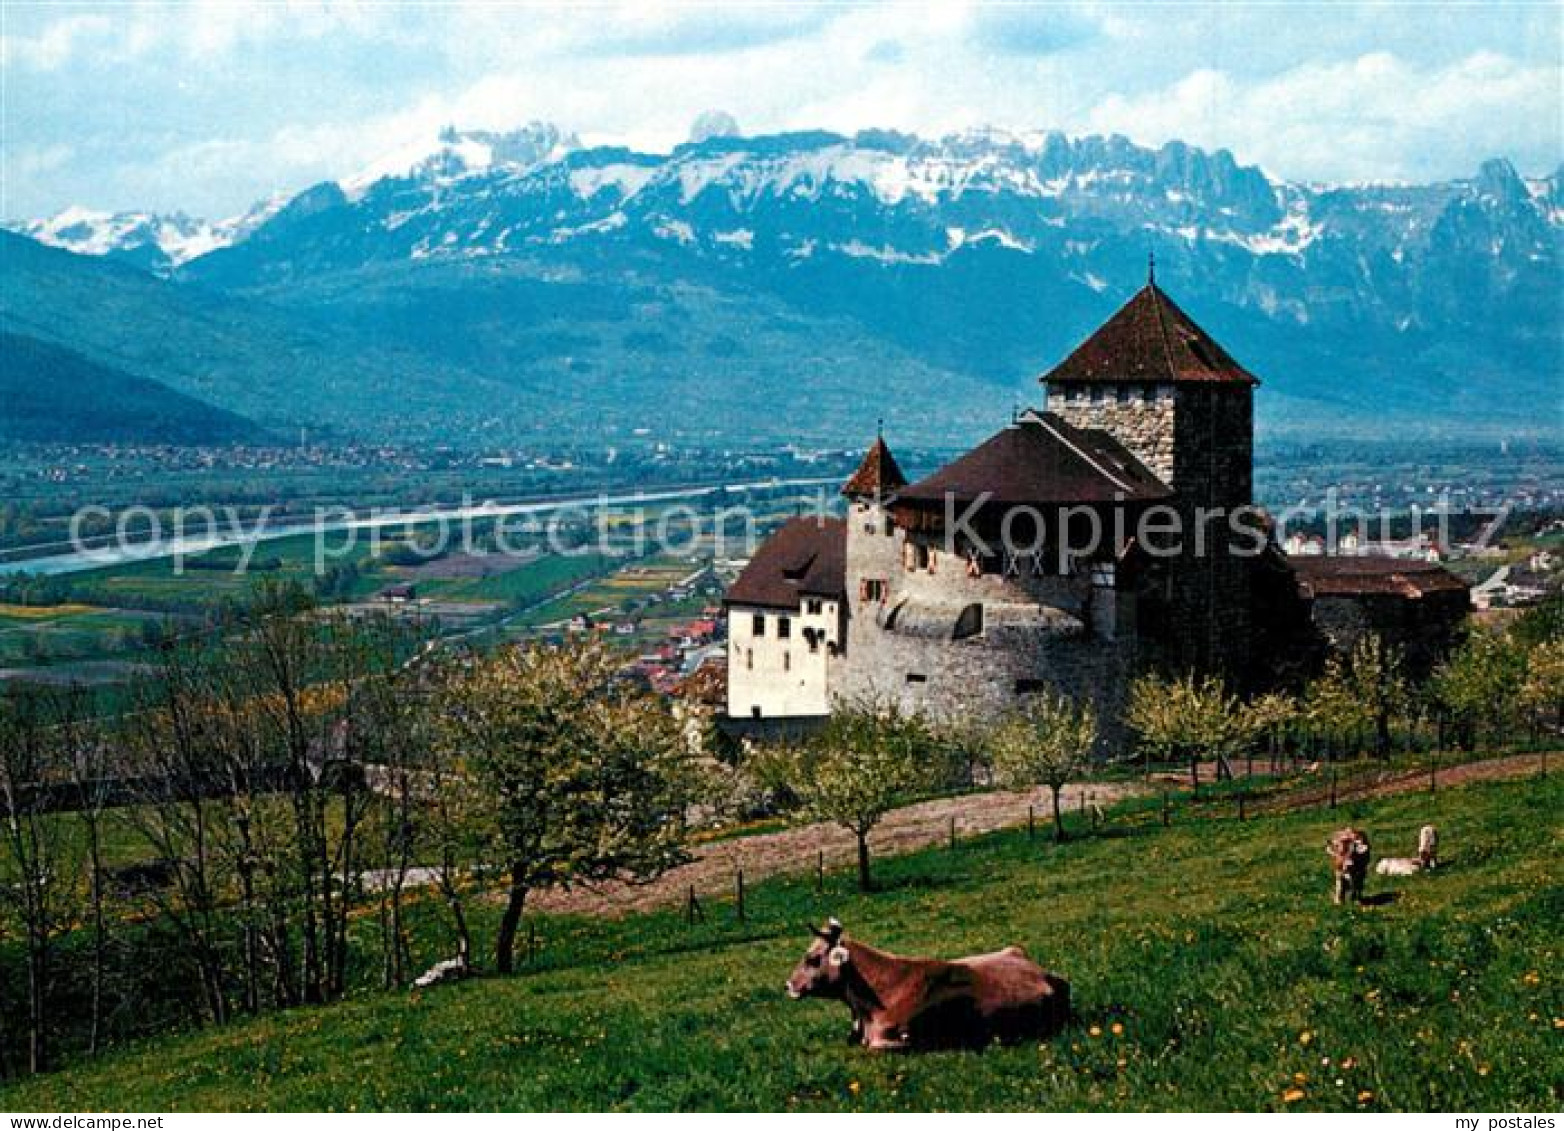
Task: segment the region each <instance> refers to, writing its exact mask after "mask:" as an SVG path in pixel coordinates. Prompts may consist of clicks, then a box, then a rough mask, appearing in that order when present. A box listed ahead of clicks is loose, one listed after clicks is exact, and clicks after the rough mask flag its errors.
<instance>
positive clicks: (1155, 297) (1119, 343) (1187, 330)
mask: <svg viewBox="0 0 1564 1131" xmlns="http://www.w3.org/2000/svg"><path fill="white" fill-rule="evenodd" d="M1042 382H1043V384H1044V385H1045V386H1046V388H1047V404H1048V408H1049V410H1051V411H1053V412H1055V413H1058V414H1059V416H1061V417H1062V418H1064V419H1065V420H1066V421H1068V422H1069V423H1071V424H1073V425H1075V426H1076V427H1078V428H1084V429H1102V430H1104V431H1106V432H1109V433H1110V434H1112V435H1113V436H1114V437H1115V438H1116V439H1117V440H1118V441H1119V442H1120V443H1122V444H1123V445H1124V446H1125V447H1126V448H1128V449H1129V450H1130V451H1131V452H1133V453H1134V454H1135V455H1136V456H1137V457H1138V458H1139V459H1140V461H1141V462H1142V463H1144V464H1145V465H1146V466H1147V467H1148V468H1150V469H1151V470H1152V471H1153V472H1154V473H1155V474H1156V475H1157V476H1158V477H1159V478H1160V479H1162V481H1163V482H1164V483H1166V484H1167V485H1168V486H1169V487H1171V488H1172V489H1173V492H1174V499H1173V500H1172V505H1173V506H1174V507H1175V508H1176V509H1177V511H1178V513H1179V518H1180V524H1181V540H1182V541H1181V544H1182V552H1181V554H1180V555H1179V557H1178V558H1177V559H1172V560H1169V562H1168V563H1167V569H1166V571H1165V577H1164V578H1163V579H1162V582H1161V590H1162V591H1161V593H1157V592H1148V594H1147V595H1146V601H1145V609H1146V612H1147V613H1148V614H1149V616H1147V617H1146V618H1145V619H1146V621H1147V627H1148V628H1149V629H1150V630H1151V631H1152V632H1153V633H1154V634H1158V635H1160V636H1161V637H1162V638H1163V644H1164V646H1165V647H1164V655H1165V657H1166V658H1167V660H1168V661H1169V662H1170V663H1171V664H1173V665H1175V666H1179V667H1201V668H1215V669H1217V670H1225V671H1227V672H1229V673H1230V674H1231V673H1237V672H1239V671H1240V670H1241V669H1242V666H1243V664H1244V662H1245V660H1246V658H1247V645H1248V639H1249V631H1248V607H1249V591H1248V583H1249V570H1248V566H1249V564H1250V563H1249V562H1248V561H1247V560H1246V559H1244V558H1243V557H1241V556H1239V555H1238V554H1236V553H1235V551H1236V550H1237V549H1239V546H1238V544H1237V543H1238V541H1241V540H1235V538H1234V537H1233V536H1232V531H1231V529H1230V527H1229V520H1230V516H1231V515H1232V514H1233V512H1234V511H1235V510H1237V509H1239V508H1244V507H1249V506H1251V505H1252V503H1253V485H1254V388H1255V386H1256V385H1258V384H1259V381H1258V380H1257V379H1256V378H1255V377H1254V376H1253V375H1252V374H1251V373H1249V372H1248V370H1246V369H1244V368H1243V366H1241V365H1240V364H1239V363H1238V362H1237V361H1235V360H1234V359H1233V357H1232V356H1231V355H1230V354H1229V353H1228V352H1227V351H1226V350H1224V349H1223V348H1222V347H1221V346H1220V345H1218V344H1217V343H1216V342H1215V341H1214V340H1213V339H1212V338H1211V336H1210V335H1209V334H1207V333H1206V332H1205V331H1204V330H1202V329H1201V328H1200V327H1199V326H1198V325H1196V324H1195V322H1194V320H1193V319H1192V318H1190V317H1189V316H1188V315H1187V314H1185V313H1184V312H1183V311H1182V310H1181V309H1179V307H1178V305H1177V304H1176V303H1174V302H1173V300H1172V299H1170V298H1169V297H1168V296H1167V295H1166V294H1165V293H1164V292H1163V291H1162V289H1161V288H1160V287H1158V286H1157V284H1156V279H1155V276H1154V275H1153V276H1152V277H1150V278H1148V280H1147V282H1146V285H1145V286H1144V287H1143V288H1141V290H1140V291H1139V292H1138V293H1137V294H1136V295H1135V296H1134V297H1133V298H1131V299H1130V300H1129V301H1128V302H1127V303H1125V304H1124V305H1123V306H1122V307H1120V308H1119V310H1118V312H1117V313H1115V314H1114V315H1113V316H1112V317H1111V318H1109V319H1108V321H1107V322H1105V323H1103V325H1102V326H1101V328H1099V329H1098V330H1097V331H1096V332H1095V333H1094V334H1092V335H1091V337H1089V338H1087V339H1086V341H1085V342H1083V343H1082V344H1081V345H1079V346H1078V347H1076V349H1075V350H1074V351H1073V352H1072V353H1071V354H1070V355H1069V356H1068V357H1066V358H1065V359H1064V360H1063V361H1062V362H1060V363H1059V364H1058V365H1057V366H1055V367H1054V368H1053V369H1051V370H1050V371H1049V372H1048V373H1046V374H1044V376H1043V377H1042ZM1159 619H1160V620H1161V622H1162V623H1161V624H1160V626H1159V625H1158V620H1159Z"/></svg>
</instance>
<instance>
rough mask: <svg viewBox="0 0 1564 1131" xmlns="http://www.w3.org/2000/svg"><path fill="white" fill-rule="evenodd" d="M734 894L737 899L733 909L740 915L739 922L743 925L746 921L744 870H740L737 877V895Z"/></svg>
mask: <svg viewBox="0 0 1564 1131" xmlns="http://www.w3.org/2000/svg"><path fill="white" fill-rule="evenodd" d="M734 894H735V897H736V899H735V902H734V905H733V909H734V910H735V911H736V912H737V913H738V917H739V922H740V923H742V922H743V921H744V869H743V868H740V869H739V870H738V876H737V878H736V880H735V893H734Z"/></svg>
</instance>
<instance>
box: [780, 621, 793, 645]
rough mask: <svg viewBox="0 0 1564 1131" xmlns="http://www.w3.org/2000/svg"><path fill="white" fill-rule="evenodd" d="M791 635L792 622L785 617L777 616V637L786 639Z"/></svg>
mask: <svg viewBox="0 0 1564 1131" xmlns="http://www.w3.org/2000/svg"><path fill="white" fill-rule="evenodd" d="M792 635H793V622H792V620H790V619H789V618H787V617H778V618H777V639H778V640H786V639H787V638H788V637H790V636H792Z"/></svg>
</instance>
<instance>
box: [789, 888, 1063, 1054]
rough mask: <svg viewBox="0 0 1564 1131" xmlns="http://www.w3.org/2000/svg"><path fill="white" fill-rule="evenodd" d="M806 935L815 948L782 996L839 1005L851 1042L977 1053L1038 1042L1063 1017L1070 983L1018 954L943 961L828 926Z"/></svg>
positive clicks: (1055, 1028)
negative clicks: (848, 1014) (993, 1044)
mask: <svg viewBox="0 0 1564 1131" xmlns="http://www.w3.org/2000/svg"><path fill="white" fill-rule="evenodd" d="M810 930H812V931H813V932H814V935H815V941H814V943H813V944H811V946H810V947H809V949H808V951H806V952H805V954H804V957H803V959H802V960H801V961H800V962H799V964H798V966H797V968H796V969H794V971H793V975H792V977H790V978H789V979H788V980H787V994H788V996H789V997H791V998H804V997H822V998H828V999H832V1000H836V1001H841V1002H845V1003H846V1005H847V1008H848V1009H849V1010H851V1011H852V1015H853V1028H852V1031H851V1033H850V1034H849V1036H848V1039H849V1041H851V1042H853V1043H855V1044H862V1045H865V1046H866V1047H868V1048H871V1049H928V1048H980V1047H982V1046H983V1045H986V1044H988V1043H989V1042H990V1041H996V1040H997V1041H1003V1042H1007V1043H1008V1042H1014V1041H1021V1040H1027V1039H1035V1038H1038V1037H1046V1036H1049V1035H1051V1034H1053V1033H1056V1032H1058V1031H1059V1029H1060V1028H1062V1027H1063V1025H1064V1023H1065V1022H1066V1021H1067V1020H1068V1019H1069V1016H1070V983H1068V982H1067V981H1065V980H1064V979H1063V978H1061V977H1059V976H1058V975H1057V974H1052V973H1049V972H1048V971H1046V970H1044V969H1043V968H1042V967H1041V966H1039V965H1037V963H1035V962H1033V961H1032V960H1031V959H1030V958H1028V957H1027V956H1026V952H1025V951H1024V950H1022V949H1021V948H1020V947H1018V946H1012V947H1006V948H1005V949H1004V950H1001V951H996V952H995V953H993V954H979V955H974V956H972V957H970V958H958V959H956V960H955V961H953V962H945V961H941V960H939V959H933V958H903V957H900V956H898V955H894V954H889V953H887V952H886V951H883V950H878V949H876V948H875V947H872V946H870V945H868V944H867V943H863V942H859V941H858V940H857V939H854V938H852V937H850V936H849V935H847V934H846V932H844V931H843V929H842V924H841V923H839V922H838V921H837V920H835V919H832V920H831V921H830V922H829V923H828V924H827V925H826V926H825V927H812V928H810Z"/></svg>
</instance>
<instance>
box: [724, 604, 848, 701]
mask: <svg viewBox="0 0 1564 1131" xmlns="http://www.w3.org/2000/svg"><path fill="white" fill-rule="evenodd" d="M784 624H785V630H786V632H787V635H786V636H783V635H782V633H783V631H784ZM757 628H759V631H758V632H757V631H756V629H757ZM811 642H812V643H811ZM841 644H842V610H841V607H840V604H839V603H838V602H837V601H834V600H828V599H825V598H816V597H803V598H801V599H800V603H799V607H798V608H797V609H792V610H783V609H767V608H760V607H757V606H748V605H732V606H730V607H729V608H728V714H729V715H730V716H732V717H734V718H765V719H773V718H785V717H793V716H807V715H825V714H828V713H830V703H831V700H830V677H831V669H832V667H833V665H834V663H835V661H836V654H837V652H838V651H839V650H840V648H841ZM757 712H758V713H757Z"/></svg>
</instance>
